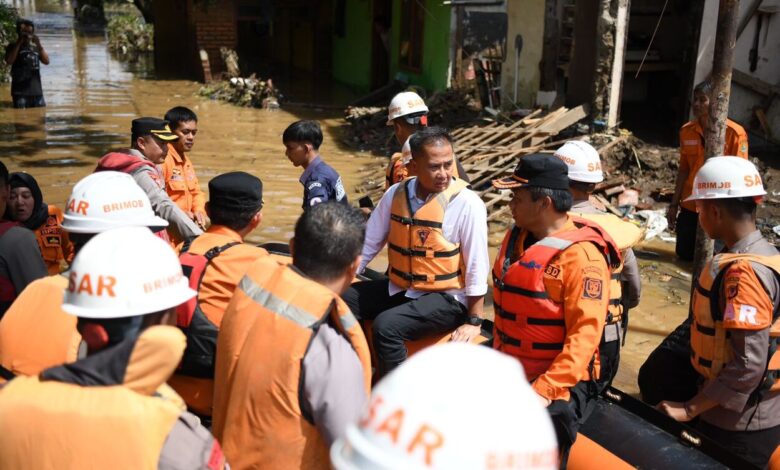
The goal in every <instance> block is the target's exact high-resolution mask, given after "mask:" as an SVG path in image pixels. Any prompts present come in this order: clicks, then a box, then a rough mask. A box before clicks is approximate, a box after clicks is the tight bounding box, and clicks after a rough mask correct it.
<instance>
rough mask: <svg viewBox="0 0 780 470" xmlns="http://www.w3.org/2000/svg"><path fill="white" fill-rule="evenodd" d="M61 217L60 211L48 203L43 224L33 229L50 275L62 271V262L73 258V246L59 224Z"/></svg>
mask: <svg viewBox="0 0 780 470" xmlns="http://www.w3.org/2000/svg"><path fill="white" fill-rule="evenodd" d="M62 219H63V215H62V211H61V210H60V209H59V208H57V206H53V205H51V204H49V217H47V218H46V222H44V223H43V225H41V226H40V227H38V228H37V229H35V237H36V238H37V239H38V246H39V247H40V248H41V255H42V256H43V261H44V262H45V263H46V267H47V269H48V270H49V274H50V275H54V274H59V273H60V272H62V262H63V261H65V262H70V261H72V259H73V248H72V247H71V245H70V240H69V239H68V234H67V233H66V232H65V230H63V229H62V226H61V225H60V224H61V223H62Z"/></svg>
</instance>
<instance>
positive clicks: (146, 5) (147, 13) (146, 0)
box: [133, 0, 154, 24]
mask: <svg viewBox="0 0 780 470" xmlns="http://www.w3.org/2000/svg"><path fill="white" fill-rule="evenodd" d="M153 1H154V0H133V4H134V5H135V7H136V8H138V11H140V12H141V15H143V17H144V21H146V24H154V8H153V7H152V2H153Z"/></svg>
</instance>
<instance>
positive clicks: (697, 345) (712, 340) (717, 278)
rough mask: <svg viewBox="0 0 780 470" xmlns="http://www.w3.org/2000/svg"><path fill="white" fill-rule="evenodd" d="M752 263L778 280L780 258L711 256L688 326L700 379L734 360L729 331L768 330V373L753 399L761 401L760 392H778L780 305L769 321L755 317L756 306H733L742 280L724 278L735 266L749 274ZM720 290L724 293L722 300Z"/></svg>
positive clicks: (779, 379)
mask: <svg viewBox="0 0 780 470" xmlns="http://www.w3.org/2000/svg"><path fill="white" fill-rule="evenodd" d="M751 262H753V263H757V264H761V265H763V266H766V267H767V268H769V269H771V270H772V272H773V273H774V275H775V276H776V278H777V279H778V281H780V255H775V256H761V255H753V254H733V253H722V254H719V255H716V256H714V257H713V258H712V260H711V261H710V262H709V263H708V264H707V265H705V267H704V268H703V269H702V271H701V274H700V275H699V279H698V280H697V281H696V286H695V289H694V295H693V306H692V308H691V310H692V313H693V320H694V321H693V324H692V325H691V364H692V365H693V367H694V369H696V371H697V372H698V373H699V374H701V375H702V376H703V377H705V378H706V379H713V378H715V377H717V376H718V374H719V373H720V371H721V369H723V367H724V366H725V365H726V364H727V363H728V362H730V361H731V360H732V359H733V353H732V350H731V347H730V345H729V343H728V337H729V333H728V331H729V329H731V328H740V329H742V328H743V327H744V328H745V329H760V328H766V327H770V330H769V345H768V348H769V361H768V364H767V370H766V373H765V377H764V380H763V381H762V383H761V385H760V386H759V388H758V389H757V390H756V391H755V392H754V393H756V395H755V397H757V398H759V399H760V398H761V395H762V394H763V393H766V392H768V391H776V390H780V352H778V345H780V305H774V306H772V308H773V310H772V318H757V316H758V315H757V313H758V310H757V308H756V307H755V306H752V305H748V304H742V305H739V306H735V305H734V302H733V299H735V298H736V297H737V295H738V294H739V292H740V282H741V281H742V279H734V280H730V279H724V276H725V275H726V273H727V272H728V271H729V268H731V267H732V266H737V263H744V264H743V267H744V268H745V270H749V271H750V272H752V270H753V268H752V267H751V266H750V263H751ZM762 289H763V286H762ZM721 291H725V297H726V298H725V299H723V296H722V292H721Z"/></svg>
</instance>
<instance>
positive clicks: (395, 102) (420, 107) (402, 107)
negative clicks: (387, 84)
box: [387, 91, 428, 126]
mask: <svg viewBox="0 0 780 470" xmlns="http://www.w3.org/2000/svg"><path fill="white" fill-rule="evenodd" d="M427 113H428V107H427V106H425V101H423V99H422V98H420V95H418V94H417V93H415V92H413V91H404V92H401V93H398V94H397V95H395V96H394V97H393V99H392V101H390V106H388V107H387V125H388V126H392V125H393V120H394V119H397V118H399V117H404V116H408V115H410V114H427Z"/></svg>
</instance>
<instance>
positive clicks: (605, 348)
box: [596, 326, 621, 393]
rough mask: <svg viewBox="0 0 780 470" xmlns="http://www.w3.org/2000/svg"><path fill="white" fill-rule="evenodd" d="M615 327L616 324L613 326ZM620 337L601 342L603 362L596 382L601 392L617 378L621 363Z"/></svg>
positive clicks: (600, 356)
mask: <svg viewBox="0 0 780 470" xmlns="http://www.w3.org/2000/svg"><path fill="white" fill-rule="evenodd" d="M611 327H612V328H614V326H611ZM620 347H621V341H620V338H618V339H616V340H614V341H610V342H605V341H604V340H603V339H602V341H601V344H599V362H600V363H601V370H600V374H599V378H598V380H596V384H597V385H598V391H599V393H601V392H603V391H604V390H606V389H607V388H608V387H609V386H610V385H612V381H613V380H614V379H615V376H616V375H617V371H618V365H620Z"/></svg>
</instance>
